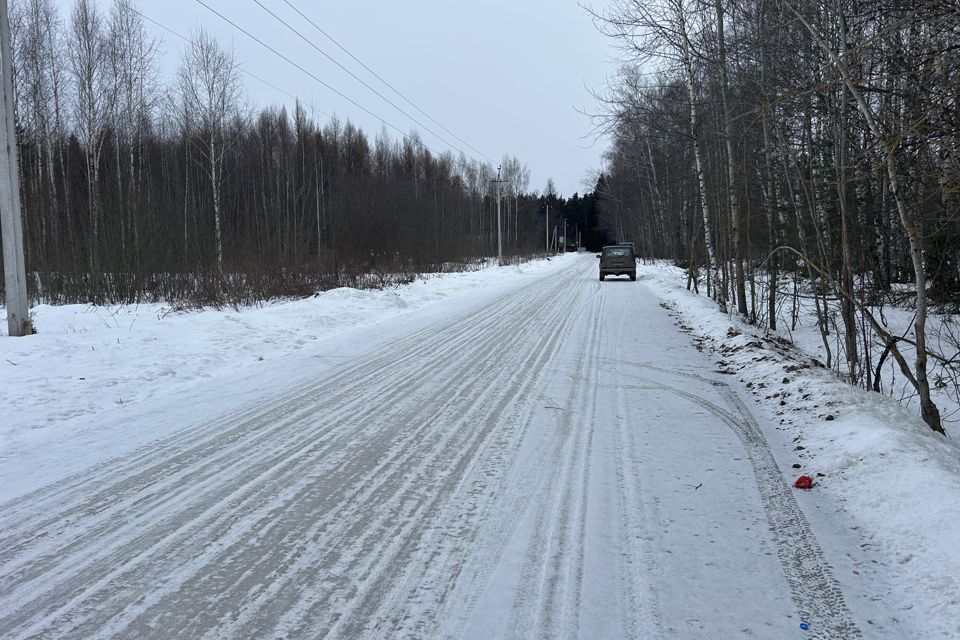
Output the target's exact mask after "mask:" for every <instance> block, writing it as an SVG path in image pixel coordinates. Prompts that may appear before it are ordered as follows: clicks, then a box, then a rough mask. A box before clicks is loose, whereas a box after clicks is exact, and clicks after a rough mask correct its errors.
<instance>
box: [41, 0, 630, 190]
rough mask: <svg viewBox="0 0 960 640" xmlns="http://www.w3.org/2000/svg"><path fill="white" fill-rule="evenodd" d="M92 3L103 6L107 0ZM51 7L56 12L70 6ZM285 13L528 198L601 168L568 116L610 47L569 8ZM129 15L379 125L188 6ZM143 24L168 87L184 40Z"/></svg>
mask: <svg viewBox="0 0 960 640" xmlns="http://www.w3.org/2000/svg"><path fill="white" fill-rule="evenodd" d="M99 1H100V3H101V5H102V6H103V7H105V8H109V5H110V0H99ZM205 1H206V2H207V3H208V4H210V5H211V6H212V7H214V8H215V9H217V10H218V11H220V12H222V13H223V14H225V15H227V16H228V17H230V18H231V19H233V20H234V21H236V22H237V23H238V24H240V25H242V26H243V27H244V28H246V29H248V30H250V31H251V32H252V33H254V34H256V35H257V36H258V37H260V38H261V39H263V40H264V41H266V42H268V43H269V44H271V45H272V46H274V47H275V48H276V49H278V50H280V51H281V52H283V53H284V54H286V55H287V56H289V57H290V58H292V59H293V60H295V61H297V62H298V63H299V64H301V65H302V66H304V67H306V68H308V69H309V70H310V71H312V72H313V73H314V74H316V75H317V76H318V77H320V78H322V79H323V80H324V81H326V82H328V83H329V84H331V85H333V86H334V87H336V88H337V89H338V90H340V91H342V92H343V93H345V94H347V95H348V96H350V97H351V98H353V99H355V100H356V101H357V102H359V103H360V104H362V105H363V106H365V107H367V108H368V109H370V110H371V111H373V112H375V113H376V114H377V115H379V116H381V117H383V118H384V119H386V120H388V121H390V122H391V123H392V124H394V125H396V126H397V127H399V128H400V129H402V130H403V131H405V132H408V131H410V130H412V129H413V128H416V125H414V124H413V123H412V122H410V120H408V119H407V118H406V117H405V116H403V115H402V114H400V113H398V112H397V111H396V110H394V109H393V108H392V107H391V106H390V105H388V104H386V103H385V102H383V101H382V100H381V99H380V98H378V97H377V96H376V95H374V94H372V93H371V92H370V91H369V90H368V89H366V88H364V87H363V86H362V85H360V84H359V83H358V82H357V81H355V80H354V79H352V78H350V77H349V76H348V75H347V74H346V73H345V72H343V71H342V70H340V69H338V68H337V67H336V66H335V65H334V64H332V63H331V62H329V61H328V60H326V59H325V58H323V56H322V55H321V54H319V53H317V51H315V50H314V49H312V48H310V46H309V45H307V44H306V43H304V42H303V41H302V40H300V39H299V38H297V36H296V35H294V34H292V33H291V32H290V31H288V30H287V29H286V28H285V27H284V26H283V25H281V24H280V23H279V22H277V21H276V20H275V19H274V18H273V17H271V16H270V15H269V14H268V13H266V12H265V11H264V10H263V9H261V8H260V7H258V6H257V5H256V4H255V3H254V2H253V0H205ZM261 1H262V2H263V4H265V5H267V6H268V7H270V8H271V9H272V10H273V11H275V12H276V13H277V14H278V15H280V16H281V17H283V18H284V19H286V20H288V21H289V22H290V24H291V25H292V26H294V27H295V28H296V29H297V30H299V31H300V32H301V33H303V34H304V35H306V36H308V37H309V38H311V39H313V41H314V42H315V43H316V44H317V45H318V46H319V47H320V48H321V49H323V50H324V51H326V52H327V53H329V54H330V55H331V56H333V57H334V58H336V59H337V60H338V61H340V62H341V63H342V64H344V65H345V66H347V67H348V68H350V69H351V70H353V71H354V72H355V73H356V74H357V75H359V76H360V77H362V78H364V80H367V81H368V82H369V83H370V84H371V85H372V86H374V87H375V88H377V89H378V90H379V91H380V92H381V93H383V94H384V95H386V96H387V97H389V98H391V99H392V100H393V101H394V102H395V103H396V104H398V105H400V106H403V107H405V108H406V110H407V111H408V112H409V113H411V114H412V115H415V116H417V117H418V118H419V119H420V120H421V122H424V123H425V124H427V125H429V126H430V127H431V128H433V129H434V130H435V131H437V132H438V133H441V134H442V135H444V136H445V137H446V138H448V139H450V141H451V142H453V143H454V144H456V145H457V146H459V147H463V145H462V144H460V143H459V142H457V141H456V140H455V139H452V138H451V137H450V136H449V135H447V134H445V133H444V132H443V131H442V130H440V129H439V128H437V127H436V126H434V125H433V124H432V123H430V122H429V121H427V120H426V119H425V118H423V116H422V115H420V114H417V113H416V112H415V111H413V110H412V108H410V107H409V105H404V103H402V102H401V101H400V99H399V98H397V97H396V96H395V95H393V94H392V93H391V92H389V90H388V89H386V88H385V87H383V86H382V85H379V83H377V81H376V79H374V78H372V77H370V76H369V75H368V74H367V73H366V72H365V71H363V69H362V68H360V67H359V65H357V64H356V63H354V62H353V61H352V60H350V59H349V57H348V56H346V54H343V53H342V52H341V51H340V50H339V49H337V48H336V46H335V45H333V44H332V43H330V42H329V41H328V40H326V39H325V38H324V37H323V36H322V35H320V34H319V33H318V32H316V31H315V30H314V29H313V27H311V26H310V25H309V24H308V23H307V22H306V21H304V20H303V19H302V18H300V17H299V16H297V15H296V14H295V13H294V12H293V11H292V10H291V9H290V8H289V7H288V6H286V4H285V3H284V2H283V1H282V0H261ZM59 2H60V4H61V5H62V6H63V7H64V9H65V14H66V10H67V9H69V7H71V6H72V4H73V3H72V0H59ZM291 2H292V3H293V4H294V5H295V6H297V7H298V8H299V9H300V10H301V11H302V12H303V13H304V14H305V15H307V16H309V17H310V18H311V19H313V20H314V22H316V23H317V24H318V25H319V26H320V27H322V28H323V29H324V30H325V31H327V33H329V34H330V35H332V36H333V37H334V38H336V39H337V40H338V41H339V42H340V43H341V44H343V45H344V46H345V47H346V48H347V49H349V50H350V51H351V52H352V53H353V54H354V55H355V56H357V57H358V58H359V59H360V60H362V61H363V62H364V63H366V64H367V65H368V66H369V67H371V68H372V69H373V70H374V71H376V72H377V73H378V74H379V75H381V76H382V77H383V78H384V79H386V80H387V81H388V82H390V83H391V84H392V85H393V86H394V87H396V88H397V89H399V90H400V91H402V92H403V93H404V94H405V95H406V96H407V97H408V98H410V99H411V100H413V102H415V103H416V104H417V105H418V106H419V107H421V108H422V109H424V110H425V111H426V112H427V113H429V114H430V115H431V116H433V117H434V118H436V119H437V120H439V121H440V122H441V123H443V125H444V126H446V127H447V128H448V129H450V130H452V131H453V132H454V133H456V134H457V135H458V136H460V137H461V138H463V139H464V140H465V141H466V142H468V143H470V144H471V145H473V146H474V147H476V148H478V149H479V150H481V151H482V152H483V153H485V154H486V155H487V156H490V157H491V158H493V159H495V160H499V159H500V158H501V157H502V155H503V154H504V153H509V154H511V155H515V156H517V157H518V158H520V160H521V161H523V162H525V163H526V164H527V165H528V166H529V168H530V171H531V188H534V189H537V190H542V189H543V187H544V185H545V184H546V181H547V178H548V177H553V179H554V181H555V182H556V184H557V188H558V190H559V191H560V192H561V193H563V194H564V195H570V194H572V193H573V192H575V191H579V192H583V191H584V185H583V180H584V178H585V177H586V176H587V175H588V173H589V172H590V171H591V170H597V169H599V168H600V153H601V150H602V143H597V144H594V143H593V140H592V139H589V138H588V139H585V138H584V137H583V136H585V135H587V134H589V132H590V122H589V120H588V119H587V118H586V117H585V116H583V115H581V114H580V113H578V112H577V108H579V109H587V110H589V109H591V108H592V106H593V104H592V98H591V96H590V94H589V91H588V89H589V88H599V87H600V86H601V85H602V84H603V83H604V79H605V77H606V75H607V74H608V73H610V71H611V70H612V66H611V63H610V56H611V55H612V49H611V48H610V44H609V42H608V41H606V40H605V39H604V38H603V37H602V36H601V35H600V34H598V33H597V31H596V29H595V28H594V27H593V24H592V23H591V21H590V18H589V16H587V15H585V14H584V12H583V10H582V9H581V8H580V7H579V6H578V5H577V3H576V0H487V1H486V2H476V1H467V0H406V1H402V2H388V1H385V0H347V1H339V2H332V1H327V2H319V1H310V0H291ZM596 4H602V0H599V1H598V2H596ZM137 6H138V7H139V8H140V10H141V11H142V12H143V13H144V14H145V15H148V16H149V17H151V18H153V19H155V20H156V21H157V22H160V23H162V24H164V25H165V26H167V27H169V28H171V29H173V30H176V31H178V32H180V33H183V34H184V35H189V34H190V33H191V31H192V30H193V29H194V28H195V27H197V26H198V25H203V26H204V27H205V28H208V29H209V30H210V31H211V32H212V33H213V34H215V35H216V37H217V38H218V39H219V40H220V41H221V42H224V43H232V44H233V46H234V48H235V50H236V52H237V57H238V58H239V60H240V62H241V64H242V66H243V68H244V69H246V70H248V71H249V72H251V73H253V74H256V75H259V76H262V77H265V78H267V79H269V80H270V81H271V82H272V83H274V84H275V85H277V86H278V87H280V88H282V89H283V90H284V91H287V92H289V93H292V94H295V95H297V96H299V97H301V98H302V100H303V101H304V102H306V103H308V104H312V105H313V106H315V107H316V108H317V109H320V110H322V111H323V112H326V113H335V114H337V115H338V116H339V117H341V118H349V119H350V120H351V121H352V122H354V123H355V124H357V125H358V126H360V127H361V128H362V129H363V130H364V131H366V132H367V133H368V134H369V135H371V136H373V135H375V134H376V133H378V132H379V131H380V129H381V128H382V125H381V123H380V122H379V121H377V120H376V119H374V118H372V117H370V116H369V115H367V114H366V113H363V112H362V111H361V110H359V109H358V108H357V107H355V106H353V105H351V104H350V103H348V102H347V101H345V100H343V99H342V98H340V97H338V96H336V95H335V94H333V93H331V92H330V91H329V90H328V89H326V88H324V87H323V86H321V85H319V84H318V83H317V82H316V81H314V80H312V79H310V78H309V77H308V76H306V75H304V74H303V73H302V72H300V71H298V70H296V69H295V68H293V67H291V66H289V65H288V64H287V63H285V62H283V61H282V60H280V59H279V58H277V57H276V56H275V55H274V54H272V53H270V52H269V51H267V50H265V49H263V48H262V47H261V46H260V45H258V44H256V43H255V42H252V41H251V40H249V39H248V38H247V37H246V36H244V35H243V34H242V33H239V32H238V31H236V30H234V29H233V28H232V27H230V26H229V25H227V24H226V23H224V22H223V21H222V20H221V19H220V18H218V17H217V16H215V15H214V14H212V13H211V12H209V11H208V10H207V9H205V8H204V7H203V6H201V5H200V4H198V3H197V2H196V0H139V2H137ZM148 26H149V28H150V29H151V31H152V32H155V33H156V34H157V35H158V36H161V37H162V38H163V42H164V45H163V62H162V67H163V70H164V73H165V74H167V75H168V76H169V74H171V73H172V71H173V69H174V68H175V67H176V64H177V62H178V60H179V57H180V52H181V50H182V47H183V43H182V42H180V41H178V40H177V39H176V38H174V37H172V36H170V35H168V34H166V33H163V32H162V31H160V30H159V29H157V28H156V27H154V26H153V25H148ZM244 82H245V84H246V87H247V95H248V97H249V99H250V101H251V103H252V104H253V105H254V106H258V107H260V106H266V105H269V104H278V103H289V102H290V100H289V99H288V98H286V97H285V96H283V95H280V94H278V93H277V92H276V91H275V90H274V89H271V88H270V87H267V86H264V85H263V84H261V83H259V82H257V81H255V80H252V79H250V78H249V77H244ZM421 135H422V137H423V139H424V141H425V142H426V143H427V144H428V145H430V146H431V147H432V148H434V149H437V150H444V149H447V148H449V147H447V146H446V145H444V143H443V142H441V141H439V140H437V139H436V138H434V137H433V136H431V135H430V134H429V133H427V132H425V131H421ZM463 149H464V151H466V152H468V153H469V154H471V155H473V156H477V154H476V153H474V152H472V151H471V150H470V149H469V148H466V147H463Z"/></svg>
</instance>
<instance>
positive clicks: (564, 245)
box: [561, 218, 567, 253]
mask: <svg viewBox="0 0 960 640" xmlns="http://www.w3.org/2000/svg"><path fill="white" fill-rule="evenodd" d="M566 252H567V219H566V218H564V219H563V251H562V252H561V253H566Z"/></svg>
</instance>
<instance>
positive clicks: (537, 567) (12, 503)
mask: <svg viewBox="0 0 960 640" xmlns="http://www.w3.org/2000/svg"><path fill="white" fill-rule="evenodd" d="M595 271H596V260H595V258H593V256H592V255H588V256H576V255H570V256H564V257H560V258H556V259H553V260H550V261H549V262H541V263H535V264H529V265H523V266H520V267H507V268H502V269H489V270H486V271H482V272H477V273H468V274H456V275H445V276H443V277H434V278H428V279H427V280H425V281H419V282H417V283H415V284H413V285H410V286H406V287H401V288H399V289H395V290H388V291H355V290H336V291H332V292H327V293H325V294H322V295H320V296H317V297H315V298H310V299H307V300H300V301H291V302H286V303H277V304H271V305H267V306H265V307H262V308H256V309H243V310H239V311H234V310H224V311H203V312H199V313H187V314H171V313H167V312H166V310H165V309H164V308H163V307H160V306H156V307H143V306H141V307H139V308H129V307H123V308H112V309H103V308H91V307H60V308H50V307H41V308H39V309H36V323H37V327H38V330H39V332H40V333H39V334H38V335H36V336H32V337H29V338H24V339H3V340H0V385H2V387H0V388H3V389H4V392H3V393H4V395H3V400H4V402H3V405H4V406H5V407H6V408H7V411H6V412H5V416H4V419H3V421H2V422H0V637H16V638H19V637H30V636H32V635H34V634H36V635H39V636H51V637H97V638H99V637H104V638H105V637H173V636H176V637H268V636H269V637H279V636H281V635H283V636H286V637H292V638H296V637H320V636H323V635H329V636H330V637H351V638H352V637H369V638H382V637H469V638H491V637H516V638H521V637H524V638H525V637H534V636H536V637H581V638H599V637H604V638H607V637H609V638H617V637H624V638H628V637H643V638H646V637H650V638H660V637H664V638H728V637H756V638H807V637H818V638H831V639H836V638H856V637H862V638H891V639H894V638H895V639H900V638H908V637H909V638H935V637H947V638H950V637H958V636H960V622H958V620H960V589H958V584H957V576H960V534H958V533H957V529H956V526H955V523H956V522H957V521H958V519H960V451H958V449H957V448H956V447H955V446H953V445H952V444H951V443H950V442H949V441H946V440H945V439H943V438H939V437H936V436H934V435H933V434H931V433H930V432H929V430H927V429H926V428H925V427H924V426H923V425H922V423H920V422H919V421H918V419H916V418H915V417H914V416H913V415H912V414H911V413H910V412H908V411H906V410H904V409H903V408H901V407H900V406H899V405H897V404H896V403H895V402H893V401H892V400H890V399H889V398H885V397H881V396H878V395H876V394H868V393H866V392H861V391H858V390H856V389H852V388H850V387H848V386H846V385H845V384H843V383H842V382H840V381H838V380H836V379H835V377H834V376H833V375H832V374H831V373H830V372H827V371H824V370H822V369H819V368H817V367H815V366H814V365H812V364H811V359H810V358H809V357H807V356H805V355H803V354H802V353H799V352H797V351H794V350H793V349H791V348H788V347H787V346H786V345H783V344H781V343H778V342H777V341H774V340H770V339H766V338H764V337H763V336H762V335H759V334H756V333H755V332H754V329H752V328H750V327H746V326H743V325H740V324H739V323H738V322H737V321H736V320H734V319H731V318H729V317H728V316H726V315H724V314H721V313H719V312H718V311H717V310H716V308H715V306H714V305H713V304H712V303H711V302H710V301H709V300H706V299H705V298H703V297H698V296H695V295H693V294H691V293H689V292H687V291H685V290H684V289H683V287H682V285H683V281H682V276H680V275H679V274H678V272H676V271H675V270H673V269H671V268H669V267H664V266H656V267H641V268H640V270H639V278H638V279H639V281H638V282H636V283H630V282H628V281H625V280H620V281H617V280H612V281H608V282H605V283H603V284H600V283H599V282H597V279H596V273H595ZM663 306H665V307H666V308H662V307H663ZM698 349H699V350H700V351H701V353H698ZM751 394H752V396H753V397H754V398H755V399H756V400H757V402H756V403H755V404H753V405H751V403H750V401H749V398H750V397H751ZM794 464H798V465H800V467H799V468H797V469H795V468H794V467H793V465H794ZM801 473H807V474H810V475H814V476H815V477H816V481H817V485H816V486H815V488H814V489H813V490H812V491H809V492H802V491H797V490H794V489H792V488H790V486H789V483H790V482H792V480H793V478H794V477H796V476H797V475H799V474H801ZM821 474H822V475H821ZM801 622H803V623H804V624H809V625H810V628H809V629H808V630H804V629H801V627H800V623H801Z"/></svg>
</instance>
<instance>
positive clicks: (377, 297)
mask: <svg viewBox="0 0 960 640" xmlns="http://www.w3.org/2000/svg"><path fill="white" fill-rule="evenodd" d="M566 264H569V261H568V259H567V258H564V257H558V258H555V259H551V260H541V261H536V262H531V263H526V264H522V265H519V266H508V267H502V268H488V269H483V270H480V271H474V272H466V273H448V274H442V275H439V274H435V275H427V276H425V277H423V278H421V279H420V280H417V281H416V282H414V283H412V284H409V285H404V286H401V287H398V288H396V289H385V290H357V289H345V288H343V289H334V290H331V291H327V292H324V293H322V294H318V295H316V296H313V297H311V298H306V299H302V300H293V301H286V302H277V303H271V304H266V305H264V306H261V307H255V308H244V309H240V310H234V309H222V310H213V309H207V310H204V311H201V312H188V313H174V312H172V311H171V310H170V308H169V307H166V306H164V305H159V304H149V305H139V306H114V307H95V306H85V305H70V306H61V307H53V306H46V305H41V306H37V307H34V308H33V309H32V310H31V313H32V314H33V318H34V325H35V327H36V330H37V335H34V336H29V337H25V338H15V339H5V336H6V332H7V324H6V314H5V313H0V316H2V317H3V321H2V323H0V324H2V329H0V331H2V333H0V388H2V389H3V407H4V417H3V420H0V461H2V460H4V459H9V458H10V456H16V455H18V453H20V452H21V451H24V450H26V449H34V448H36V447H37V446H42V445H43V443H44V442H48V441H62V440H63V439H64V438H66V437H70V436H71V433H74V434H75V433H77V432H79V431H82V430H88V429H91V428H92V427H91V425H94V424H99V423H100V422H102V420H103V419H104V416H105V415H107V414H111V416H112V414H114V413H115V412H116V411H117V410H118V409H122V410H128V409H129V408H130V407H131V406H132V405H137V404H140V403H142V402H144V401H145V400H148V399H150V398H153V397H161V396H167V395H175V396H180V395H181V394H186V393H188V392H190V391H191V389H193V388H194V387H196V386H198V385H206V384H208V383H209V382H212V381H213V380H214V379H216V378H218V377H220V376H223V375H225V374H230V375H232V374H235V373H236V372H238V371H242V370H245V369H247V368H254V367H262V366H264V363H267V364H269V363H270V362H271V361H276V360H279V359H281V358H283V357H285V356H292V355H304V354H306V353H308V352H310V350H311V349H313V348H314V347H316V346H317V345H319V344H321V343H322V342H325V341H327V340H329V339H330V338H334V337H336V336H339V335H342V334H343V332H345V331H348V330H350V329H353V328H355V327H359V326H363V325H370V324H374V323H378V322H383V321H385V320H390V319H395V318H397V317H399V316H400V315H401V314H404V313H407V312H409V311H413V310H417V309H423V308H425V307H427V306H430V305H434V304H437V303H440V302H443V301H445V300H453V299H460V300H462V299H463V298H464V297H468V296H478V295H481V294H482V295H495V294H496V292H497V291H499V290H500V289H502V288H503V287H505V286H515V285H516V284H517V282H518V281H523V280H533V279H536V278H539V277H542V276H545V275H548V274H551V273H555V272H556V271H558V270H559V269H560V268H562V267H563V266H564V265H566ZM254 370H255V369H254Z"/></svg>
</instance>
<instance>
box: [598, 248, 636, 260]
mask: <svg viewBox="0 0 960 640" xmlns="http://www.w3.org/2000/svg"><path fill="white" fill-rule="evenodd" d="M632 253H633V252H632V251H630V247H614V248H612V249H604V250H603V257H604V258H629V257H630V254H632Z"/></svg>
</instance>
